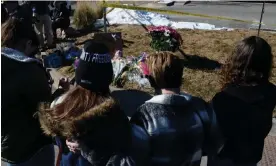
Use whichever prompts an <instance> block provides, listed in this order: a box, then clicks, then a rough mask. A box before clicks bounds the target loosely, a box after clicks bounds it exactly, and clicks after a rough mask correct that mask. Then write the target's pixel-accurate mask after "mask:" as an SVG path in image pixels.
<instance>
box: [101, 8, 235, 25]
mask: <svg viewBox="0 0 276 166" xmlns="http://www.w3.org/2000/svg"><path fill="white" fill-rule="evenodd" d="M106 18H107V20H108V22H109V24H110V25H114V24H136V25H140V24H144V25H153V26H171V27H172V28H175V29H183V28H186V29H204V30H233V29H232V28H226V27H216V26H215V25H212V24H208V23H197V22H176V21H171V20H170V19H169V17H168V16H166V15H163V14H159V13H152V12H146V11H137V10H128V9H118V8H116V9H114V10H113V11H111V12H110V13H108V14H107V16H106ZM100 23H103V22H102V21H100V20H99V21H98V22H97V24H100Z"/></svg>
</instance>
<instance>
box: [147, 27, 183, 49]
mask: <svg viewBox="0 0 276 166" xmlns="http://www.w3.org/2000/svg"><path fill="white" fill-rule="evenodd" d="M148 32H149V34H150V36H151V38H152V41H151V43H150V46H151V48H153V49H154V50H156V51H172V52H175V51H177V49H178V48H179V46H180V45H181V44H182V42H183V40H182V38H181V35H180V34H179V33H178V32H177V31H176V30H174V29H173V28H171V27H168V26H153V27H149V28H148Z"/></svg>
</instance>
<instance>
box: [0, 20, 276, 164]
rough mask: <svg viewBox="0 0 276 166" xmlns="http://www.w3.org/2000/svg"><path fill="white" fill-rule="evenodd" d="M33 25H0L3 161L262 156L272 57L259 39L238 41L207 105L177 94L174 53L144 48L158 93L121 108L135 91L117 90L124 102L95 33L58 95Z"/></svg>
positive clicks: (274, 95)
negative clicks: (38, 55)
mask: <svg viewBox="0 0 276 166" xmlns="http://www.w3.org/2000/svg"><path fill="white" fill-rule="evenodd" d="M31 27H32V25H26V23H25V22H24V20H22V19H18V18H16V17H10V18H8V20H7V21H5V22H4V23H3V24H2V26H1V33H2V36H1V59H2V61H1V65H2V105H1V107H2V110H1V114H2V135H1V155H2V161H3V162H6V164H7V165H9V166H38V165H39V166H51V165H55V164H57V165H61V166H86V165H96V166H107V165H108V166H112V165H114V166H133V165H141V166H146V165H156V166H199V165H200V162H201V158H202V156H207V157H208V166H256V165H257V163H258V162H259V161H260V160H261V158H262V152H263V147H264V139H265V137H266V136H267V135H268V133H269V131H270V129H271V127H272V112H273V109H274V108H275V104H276V87H275V85H273V84H272V83H270V82H269V77H270V74H271V69H272V62H273V60H272V58H273V55H272V51H271V47H270V45H269V44H268V43H267V42H266V41H265V40H264V39H262V38H260V37H256V36H250V37H247V38H245V39H243V40H241V41H240V42H238V44H237V45H236V47H235V49H234V51H233V54H232V55H229V59H228V60H227V61H226V64H225V65H224V66H223V69H222V73H221V84H222V89H221V91H220V92H218V93H217V94H216V95H215V96H214V98H213V99H212V100H211V102H205V101H204V100H203V99H201V98H199V97H195V96H192V95H190V94H188V93H185V92H182V91H181V86H182V82H183V68H184V66H183V63H182V61H181V59H180V58H179V57H178V56H177V55H175V54H173V53H171V52H158V53H154V54H151V55H149V56H148V57H147V59H146V64H147V67H148V71H149V75H147V78H149V80H150V82H151V85H152V86H153V88H154V89H159V92H160V94H156V95H155V96H153V97H150V98H149V99H147V100H145V101H143V103H141V105H140V106H139V107H137V108H135V107H133V108H131V107H129V109H130V108H131V110H128V109H126V108H127V107H125V105H128V104H129V103H135V102H136V101H138V100H139V97H140V96H139V95H137V96H133V95H129V94H128V93H122V95H126V96H123V97H124V99H125V100H124V102H122V100H121V98H122V95H119V94H117V95H116V90H115V91H112V90H111V89H110V87H109V85H110V84H111V82H112V79H113V68H112V63H111V59H112V56H113V55H111V53H110V50H109V48H108V47H107V46H106V45H105V44H104V43H103V42H101V41H99V40H97V41H95V40H93V39H90V40H88V41H86V42H85V44H84V48H83V52H82V54H81V56H80V61H79V64H78V66H77V68H76V72H75V84H74V86H73V87H70V85H69V82H68V81H67V80H65V79H61V80H60V82H59V85H60V86H59V89H58V90H59V91H62V95H60V96H55V95H53V94H52V89H51V84H52V82H51V81H49V80H50V77H49V75H48V73H47V72H46V70H45V69H44V68H43V66H42V64H41V62H40V61H39V60H37V59H36V58H35V56H34V55H35V54H36V53H37V52H38V47H39V45H40V42H39V40H38V38H37V36H36V33H35V31H34V29H33V28H31ZM184 76H185V73H184ZM184 79H185V77H184ZM195 84H196V82H195ZM184 86H185V85H184ZM54 94H57V93H54ZM59 94H61V93H59ZM127 95H129V96H127ZM133 105H135V104H133ZM136 105H137V104H136ZM128 111H132V112H134V113H133V115H131V116H127V114H128ZM54 145H57V146H58V147H59V153H58V155H56V154H55V151H54ZM56 156H57V163H55V157H56Z"/></svg>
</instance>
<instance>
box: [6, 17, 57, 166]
mask: <svg viewBox="0 0 276 166" xmlns="http://www.w3.org/2000/svg"><path fill="white" fill-rule="evenodd" d="M38 46H39V41H38V39H37V36H36V33H35V32H34V29H33V27H32V23H31V21H28V19H27V21H26V19H25V18H23V17H20V16H17V15H13V16H11V17H10V18H9V19H8V20H7V21H6V22H5V23H4V24H2V25H1V69H2V71H1V72H2V77H1V81H2V91H1V95H2V105H1V114H2V126H1V129H2V133H1V134H2V135H1V157H2V161H4V162H7V163H8V165H10V166H23V165H28V166H35V165H40V166H51V165H54V148H53V144H52V140H51V139H50V138H48V137H46V136H44V135H43V133H42V130H41V129H40V124H39V121H38V119H37V118H35V117H34V114H35V112H37V107H38V104H39V103H40V102H43V101H49V100H50V99H51V82H50V77H49V74H48V73H47V72H46V70H45V69H44V67H43V65H42V63H41V61H40V60H38V59H36V58H35V54H36V53H37V52H38Z"/></svg>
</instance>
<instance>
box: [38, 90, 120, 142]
mask: <svg viewBox="0 0 276 166" xmlns="http://www.w3.org/2000/svg"><path fill="white" fill-rule="evenodd" d="M110 101H111V102H112V101H113V100H112V99H111V97H110V95H109V93H99V92H97V93H95V92H92V91H90V90H87V89H84V88H82V87H81V86H76V87H75V88H74V89H72V90H70V91H69V92H67V93H66V95H65V96H64V99H63V100H62V102H61V103H56V105H54V106H53V107H52V108H49V107H50V106H49V105H48V104H45V103H44V104H41V107H40V111H39V112H38V116H39V118H40V123H41V126H42V128H43V129H44V132H45V133H46V134H47V135H52V136H56V135H58V136H64V137H72V136H77V135H78V136H79V135H82V134H80V133H82V132H81V131H83V130H85V129H86V127H84V126H83V125H82V124H80V123H79V122H78V121H79V119H81V117H85V116H87V117H88V118H93V115H96V114H97V112H98V113H99V112H100V111H99V110H102V109H107V108H104V107H106V102H107V103H108V102H109V103H110ZM115 105H116V104H115ZM93 109H94V110H93ZM91 112H92V113H91ZM107 112H108V111H107ZM87 114H88V115H87ZM91 116H92V117H91ZM83 119H86V118H83ZM83 121H85V120H83ZM45 126H46V127H45ZM79 126H82V127H79ZM87 127H89V126H87ZM45 129H46V130H45Z"/></svg>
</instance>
